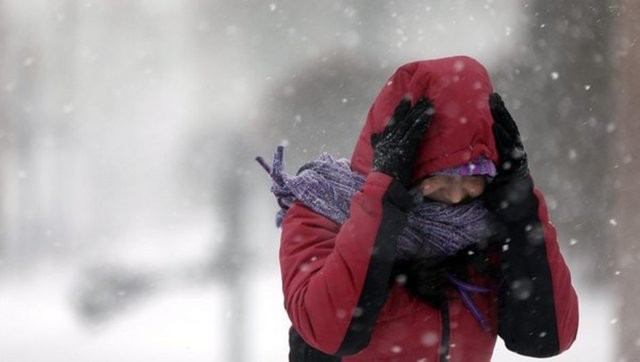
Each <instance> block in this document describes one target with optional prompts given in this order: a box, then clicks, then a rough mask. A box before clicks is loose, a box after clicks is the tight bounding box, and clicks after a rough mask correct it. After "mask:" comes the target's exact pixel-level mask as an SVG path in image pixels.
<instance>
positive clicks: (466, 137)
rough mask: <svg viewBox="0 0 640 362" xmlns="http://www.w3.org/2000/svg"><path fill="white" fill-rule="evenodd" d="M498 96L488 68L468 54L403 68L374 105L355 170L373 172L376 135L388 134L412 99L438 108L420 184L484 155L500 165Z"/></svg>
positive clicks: (421, 153) (416, 173)
mask: <svg viewBox="0 0 640 362" xmlns="http://www.w3.org/2000/svg"><path fill="white" fill-rule="evenodd" d="M492 92H493V89H492V86H491V81H490V80H489V75H488V73H487V70H486V69H485V68H484V66H482V64H480V63H478V61H476V60H475V59H472V58H469V57H466V56H455V57H450V58H442V59H433V60H425V61H418V62H414V63H409V64H405V65H403V66H402V67H400V68H398V70H397V71H396V72H395V73H394V74H393V75H392V76H391V78H390V79H389V81H388V82H387V84H386V85H385V86H384V87H383V88H382V90H381V91H380V94H378V97H377V98H376V100H375V101H374V102H373V105H372V106H371V109H370V110H369V114H368V115H367V119H366V123H365V125H364V127H363V128H362V131H361V132H360V137H359V139H358V143H357V144H356V147H355V150H354V151H353V156H352V157H351V168H352V169H353V170H354V171H357V172H359V173H361V174H364V175H366V174H368V173H369V170H370V169H371V164H372V160H373V148H372V147H371V135H372V134H374V133H380V132H382V130H383V129H384V127H385V125H386V123H387V121H389V119H390V118H391V115H392V114H393V110H394V109H395V107H396V105H397V104H398V102H400V100H401V99H402V98H403V97H404V96H406V95H408V96H410V97H411V99H412V103H415V101H416V100H418V99H420V98H421V97H426V98H428V99H429V100H431V102H433V105H434V108H435V115H434V116H433V118H432V121H431V126H430V127H429V129H428V130H427V133H426V135H425V137H424V138H423V140H422V143H421V145H420V149H419V150H418V156H417V158H416V162H415V164H414V170H413V180H414V181H415V180H419V179H422V178H424V177H426V176H428V175H429V174H432V173H433V172H436V171H440V170H444V169H447V168H451V167H455V166H460V165H463V164H465V163H467V162H469V161H471V160H474V159H476V158H477V157H479V156H480V155H484V156H485V157H487V158H489V159H490V160H492V161H493V162H494V163H495V164H496V165H497V164H498V153H497V151H496V146H495V141H494V138H493V133H492V130H491V125H492V123H493V118H492V116H491V111H490V109H489V94H491V93H492Z"/></svg>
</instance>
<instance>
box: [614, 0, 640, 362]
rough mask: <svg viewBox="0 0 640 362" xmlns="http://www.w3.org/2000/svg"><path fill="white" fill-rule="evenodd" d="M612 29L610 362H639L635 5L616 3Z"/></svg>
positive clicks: (638, 42)
mask: <svg viewBox="0 0 640 362" xmlns="http://www.w3.org/2000/svg"><path fill="white" fill-rule="evenodd" d="M620 5H621V6H620V7H619V14H620V15H619V17H618V24H617V25H618V26H617V31H618V32H617V34H616V35H617V37H616V42H617V44H616V45H617V46H616V48H615V54H616V55H617V57H618V58H617V60H618V63H617V65H618V70H619V73H618V83H617V87H616V89H615V94H616V97H617V101H618V110H617V116H618V117H617V118H616V120H617V123H616V124H617V142H618V151H619V154H618V158H617V159H616V160H615V162H614V164H615V165H616V167H617V178H618V185H617V197H616V212H615V215H616V218H615V221H616V223H617V225H618V226H617V235H618V243H617V267H618V269H619V270H620V275H619V276H618V278H617V287H618V291H619V293H618V295H619V303H620V304H619V308H618V320H619V322H618V324H617V333H618V336H617V356H616V358H615V359H614V360H615V361H620V362H625V361H626V362H631V361H640V320H639V319H638V318H637V315H638V312H637V310H638V305H639V304H640V283H638V275H640V243H638V240H639V238H640V223H639V222H638V220H639V214H638V206H639V205H640V192H639V191H640V142H638V137H640V116H639V112H638V100H639V99H640V78H638V74H639V73H640V1H638V0H622V1H621V2H620Z"/></svg>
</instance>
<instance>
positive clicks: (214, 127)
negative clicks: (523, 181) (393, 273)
mask: <svg viewBox="0 0 640 362" xmlns="http://www.w3.org/2000/svg"><path fill="white" fill-rule="evenodd" d="M639 12H640V1H639V0H616V1H612V0H582V1H578V0H568V1H561V2H559V1H551V0H531V1H508V0H481V1H476V0H433V1H381V0H366V1H365V0H353V1H339V0H335V1H333V0H332V1H326V2H319V1H316V2H311V1H294V0H278V1H274V2H269V1H267V2H263V1H253V0H209V1H205V0H193V1H178V0H135V1H134V0H131V1H92V0H46V1H45V0H28V1H24V0H0V202H1V206H2V208H1V210H0V212H1V215H0V361H11V362H13V361H19V362H22V361H28V362H36V361H234V362H235V361H238V362H243V361H284V360H286V356H287V352H288V348H287V330H288V327H289V322H288V320H287V317H286V314H285V312H284V309H283V307H282V303H283V301H282V296H281V289H280V288H281V287H280V280H279V269H278V260H277V254H278V247H279V230H277V229H276V228H275V225H274V216H275V212H276V211H277V206H276V203H275V200H274V199H273V197H272V195H271V194H270V193H269V187H270V179H269V177H268V175H267V174H266V173H264V171H263V170H262V169H261V168H260V167H259V166H258V164H257V163H256V162H255V161H254V160H253V158H254V157H255V156H257V155H262V156H265V157H266V158H267V159H270V157H271V154H272V152H273V151H274V149H275V146H276V145H278V144H285V145H287V146H288V147H287V150H286V152H285V159H286V160H287V170H288V171H289V172H295V171H296V169H297V168H298V167H299V166H300V165H301V164H302V163H303V162H304V161H305V160H309V159H312V158H315V157H317V156H318V155H319V153H320V152H330V153H331V154H333V155H336V156H342V157H349V156H350V154H351V151H352V147H353V145H354V144H355V140H356V137H357V134H358V132H359V129H360V127H361V126H362V123H363V120H364V118H365V116H366V113H367V111H368V107H369V105H370V104H371V102H372V101H373V98H374V96H375V95H376V94H377V93H378V91H379V89H380V88H381V87H382V85H383V84H384V83H385V81H386V79H387V78H388V77H389V76H390V75H391V74H392V73H393V71H394V70H395V69H396V68H397V67H398V66H400V65H402V64H404V63H406V62H410V61H414V60H417V59H426V58H434V57H441V56H449V55H455V54H467V55H471V56H473V57H476V58H477V59H478V60H480V61H481V62H482V63H484V64H485V65H486V66H487V68H488V69H489V71H490V73H491V76H492V79H493V82H494V85H495V88H496V90H497V91H498V92H500V93H501V94H502V95H503V97H504V98H505V101H506V103H507V106H508V107H509V108H510V110H511V111H512V113H513V114H514V117H515V118H516V120H517V122H518V124H519V126H520V127H521V131H522V134H523V137H524V142H525V145H526V147H527V150H528V153H529V155H530V159H531V161H530V162H531V168H532V170H533V174H534V176H535V179H536V182H537V185H538V187H539V188H540V189H542V190H543V191H544V192H545V195H546V197H547V203H548V206H549V209H550V212H551V215H552V219H553V220H554V223H555V225H556V226H557V228H558V231H559V235H560V242H561V248H562V250H563V253H564V255H565V257H566V259H567V261H568V263H569V265H570V268H571V269H572V272H573V277H574V282H575V285H576V288H577V290H578V294H579V297H580V302H581V326H580V331H579V335H578V340H577V341H576V343H575V345H574V347H573V348H572V349H571V350H570V351H568V352H567V353H566V354H564V355H562V356H559V357H556V358H552V359H551V360H554V361H585V360H590V361H620V362H622V361H639V360H640V320H639V319H638V318H637V314H636V313H635V309H636V306H637V305H638V302H640V285H639V284H638V283H637V282H636V281H635V276H636V275H637V274H638V273H639V272H640V249H639V246H638V243H637V242H636V240H637V238H636V235H639V234H640V223H639V222H638V221H639V218H638V215H639V214H638V205H640V196H639V193H638V186H640V184H639V180H640V167H638V162H639V161H638V157H640V149H639V146H638V142H637V140H636V137H638V135H640V122H639V121H640V119H639V116H638V112H636V107H637V106H638V103H637V100H638V99H640V78H639V77H638V72H639V71H640V45H639V44H638V39H639V38H640V25H639V24H640V13H639ZM498 344H499V345H498V346H497V349H496V353H495V360H496V361H516V360H522V361H525V360H529V359H528V358H524V357H519V356H516V355H514V354H512V353H510V352H508V351H506V350H505V349H504V347H503V346H502V343H501V342H499V343H498Z"/></svg>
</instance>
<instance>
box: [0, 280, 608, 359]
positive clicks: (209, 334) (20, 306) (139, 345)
mask: <svg viewBox="0 0 640 362" xmlns="http://www.w3.org/2000/svg"><path fill="white" fill-rule="evenodd" d="M72 275H73V274H72V273H68V272H67V271H64V270H56V269H53V268H50V269H48V270H41V271H40V272H39V273H37V274H31V275H26V276H25V275H23V276H19V277H18V276H15V277H11V278H7V276H5V277H3V278H2V279H0V336H1V338H0V361H3V362H5V361H6V362H51V361H65V362H73V361H91V362H102V361H104V362H107V361H109V362H111V361H120V362H127V361H132V362H133V361H136V362H139V361H156V362H165V361H167V362H168V361H194V362H196V361H208V362H210V361H228V360H229V358H228V354H227V353H228V351H227V346H228V345H229V343H228V340H227V335H226V333H225V331H226V330H227V328H228V325H229V324H228V323H229V322H230V321H231V320H233V316H230V315H228V313H226V310H228V308H227V306H228V305H227V304H226V303H227V300H226V293H225V292H224V290H223V289H222V288H221V287H220V286H219V285H217V284H215V283H213V282H207V283H203V284H200V285H190V286H189V285H182V286H174V287H172V288H167V289H164V290H162V291H159V292H158V293H156V294H155V295H153V297H149V298H146V299H144V300H142V301H139V302H138V303H134V304H133V305H132V306H131V307H130V308H128V309H127V310H126V311H124V312H121V313H120V314H119V315H118V316H116V317H115V318H113V319H111V320H110V321H108V322H105V323H101V324H97V325H86V324H85V323H83V322H82V321H81V320H80V319H79V318H78V315H77V314H76V313H75V312H74V310H73V309H72V308H71V306H72V303H71V299H70V295H71V293H70V285H71V282H72V278H71V277H72ZM249 279H250V280H251V282H250V286H249V293H248V295H247V296H248V301H249V302H248V306H249V312H248V315H247V320H248V321H249V322H248V326H247V330H248V332H247V333H246V339H245V344H246V350H247V351H248V352H247V353H248V355H247V358H248V360H249V361H285V360H286V353H287V346H286V340H287V336H286V333H287V328H288V322H287V320H286V316H285V315H284V312H283V310H282V298H281V295H280V282H279V279H278V273H277V271H276V270H268V271H264V270H263V271H257V272H254V273H253V274H252V275H251V276H250V278H249ZM580 291H581V292H580V297H581V299H580V300H581V325H580V333H579V338H578V341H577V342H576V344H575V345H574V346H573V348H572V349H571V350H570V351H569V352H567V353H566V354H564V355H562V356H560V357H557V358H552V359H548V361H587V360H588V361H608V360H612V358H611V357H610V356H611V353H612V342H613V341H612V337H611V325H612V320H614V319H613V311H612V302H611V300H610V299H609V297H608V295H607V293H605V292H603V291H588V290H580ZM595 345H597V346H598V348H593V346H595ZM527 360H533V359H528V358H524V357H518V356H516V355H514V354H512V353H510V352H508V351H506V350H505V349H504V347H503V346H502V345H499V346H498V348H497V349H496V353H495V358H494V361H527Z"/></svg>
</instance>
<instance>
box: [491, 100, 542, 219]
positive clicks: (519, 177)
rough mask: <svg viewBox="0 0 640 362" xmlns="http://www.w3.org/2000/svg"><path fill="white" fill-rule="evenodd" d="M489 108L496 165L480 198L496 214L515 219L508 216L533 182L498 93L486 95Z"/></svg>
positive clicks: (514, 124) (531, 190) (514, 125)
mask: <svg viewBox="0 0 640 362" xmlns="http://www.w3.org/2000/svg"><path fill="white" fill-rule="evenodd" d="M489 107H490V108H491V114H492V116H493V120H494V123H493V136H494V137H495V141H496V147H497V149H498V155H499V157H500V166H499V167H498V168H497V169H498V174H497V175H496V177H495V179H494V180H493V181H492V182H491V183H490V184H489V185H487V189H486V190H485V192H484V195H483V197H484V199H485V200H486V203H487V206H489V208H490V209H492V210H494V211H496V212H497V214H498V216H505V217H507V219H514V218H517V217H518V215H517V214H516V215H514V214H512V215H509V213H510V212H512V211H513V210H518V209H521V208H519V207H517V206H518V205H519V204H521V203H522V202H523V201H524V200H525V199H527V198H528V197H529V196H530V195H531V193H532V192H533V181H532V179H531V177H530V175H529V165H528V162H527V154H526V153H525V151H524V146H523V145H522V140H521V138H520V132H519V131H518V127H517V126H516V123H515V122H514V120H513V117H511V114H509V111H507V109H506V107H505V106H504V102H503V101H502V98H500V95H498V94H497V93H492V94H491V95H490V96H489Z"/></svg>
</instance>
